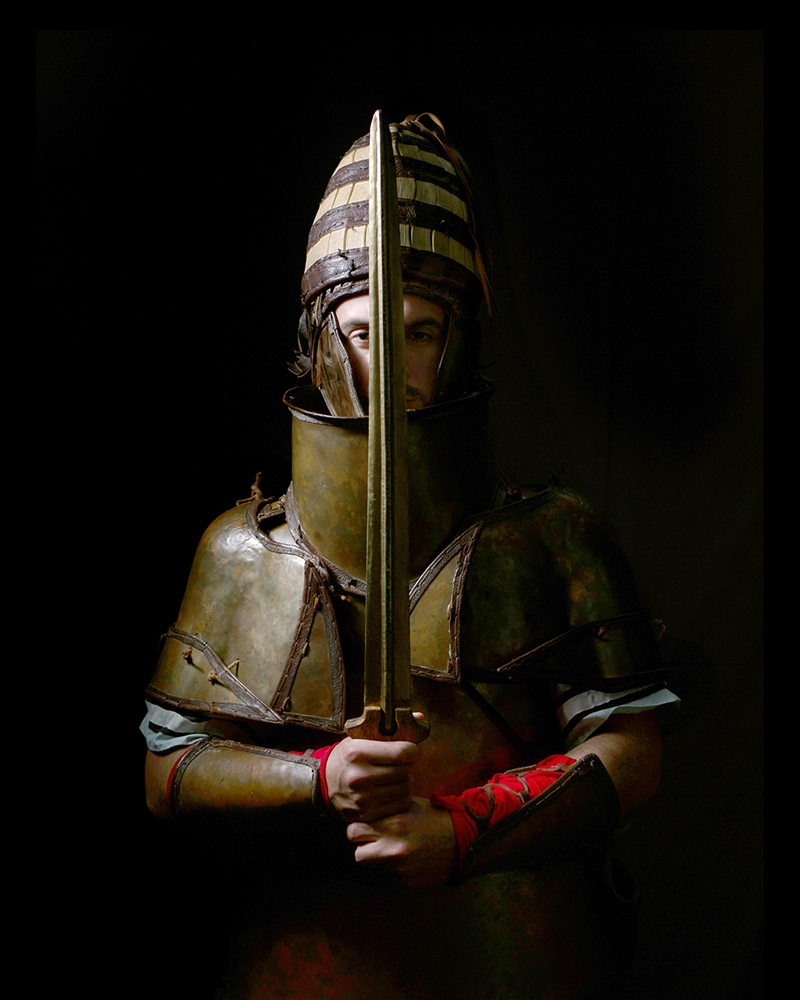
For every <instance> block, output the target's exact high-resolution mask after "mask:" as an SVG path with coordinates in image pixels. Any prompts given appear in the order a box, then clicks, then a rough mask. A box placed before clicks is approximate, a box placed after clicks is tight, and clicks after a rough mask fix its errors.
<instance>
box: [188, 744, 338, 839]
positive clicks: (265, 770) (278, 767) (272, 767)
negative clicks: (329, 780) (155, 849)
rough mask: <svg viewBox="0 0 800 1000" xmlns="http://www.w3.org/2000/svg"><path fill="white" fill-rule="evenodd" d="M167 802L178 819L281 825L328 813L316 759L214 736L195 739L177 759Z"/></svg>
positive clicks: (318, 763) (312, 818)
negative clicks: (272, 822)
mask: <svg viewBox="0 0 800 1000" xmlns="http://www.w3.org/2000/svg"><path fill="white" fill-rule="evenodd" d="M169 802H170V811H171V813H172V815H173V816H174V817H176V818H181V819H183V818H195V819H199V820H216V819H234V818H235V819H241V820H247V819H249V820H255V821H258V822H261V821H265V820H266V821H267V822H268V823H269V822H270V821H271V820H272V821H274V822H276V823H278V822H280V823H281V824H283V823H286V822H290V823H291V822H303V821H307V820H316V819H318V818H319V817H321V816H324V815H326V811H325V805H324V801H323V796H322V791H321V788H320V762H319V760H317V759H315V758H313V757H311V756H309V755H299V754H293V753H286V752H284V751H282V750H268V749H265V748H263V747H256V746H250V745H247V744H243V743H236V742H234V741H232V740H221V739H217V738H216V737H207V738H206V739H204V740H201V741H200V742H198V743H195V744H194V745H193V746H192V748H191V749H190V750H189V751H188V752H187V753H186V754H184V756H183V757H182V758H181V759H180V761H179V763H178V765H177V767H176V768H175V771H174V773H173V775H172V781H171V783H170V787H169Z"/></svg>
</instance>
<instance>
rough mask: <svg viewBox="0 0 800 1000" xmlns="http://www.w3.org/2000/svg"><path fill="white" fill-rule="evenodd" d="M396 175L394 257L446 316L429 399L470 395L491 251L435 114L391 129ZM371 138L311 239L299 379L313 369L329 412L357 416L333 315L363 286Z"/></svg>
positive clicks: (463, 172)
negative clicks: (396, 254) (396, 239)
mask: <svg viewBox="0 0 800 1000" xmlns="http://www.w3.org/2000/svg"><path fill="white" fill-rule="evenodd" d="M389 133H390V137H391V143H392V151H393V153H394V162H395V168H396V172H397V201H398V215H399V222H400V259H401V266H402V271H403V289H404V292H405V294H406V295H416V296H420V297H422V298H429V299H433V300H434V301H436V302H437V303H438V304H439V305H441V306H442V307H443V308H444V310H445V314H446V316H447V317H448V329H447V332H446V345H445V349H444V352H443V354H442V360H441V362H440V365H439V372H438V376H437V388H436V396H435V401H436V402H440V401H442V400H444V399H448V398H452V396H453V395H458V394H460V393H463V392H464V391H466V390H467V388H468V385H469V383H470V380H471V379H472V378H473V377H474V376H475V375H476V373H477V353H478V347H479V341H480V333H479V329H478V325H477V320H476V314H477V311H478V307H479V306H480V303H481V301H482V300H483V299H484V298H485V299H486V301H487V304H488V302H489V286H488V277H487V259H488V255H487V252H486V249H485V245H484V240H483V236H482V230H481V228H480V225H479V221H478V218H477V208H476V205H475V201H474V198H473V195H472V186H471V183H470V179H469V173H468V170H467V167H466V164H465V163H464V161H463V160H462V158H461V156H460V155H459V154H458V153H457V152H456V150H455V149H454V148H453V147H452V146H451V145H450V144H449V142H448V141H447V138H446V136H445V132H444V127H443V126H442V123H441V122H440V121H439V119H438V118H436V117H435V116H433V115H430V114H424V115H413V116H410V117H408V118H406V119H405V120H404V121H402V122H401V123H400V124H398V125H396V124H392V125H390V126H389ZM369 141H370V139H369V135H366V136H363V137H362V138H360V139H358V140H357V141H356V142H355V143H354V144H353V145H352V146H351V147H350V149H349V150H348V151H347V153H345V155H344V157H343V158H342V160H341V161H340V163H339V165H338V167H337V168H336V170H335V172H334V174H333V177H332V178H331V180H330V182H329V184H328V186H327V188H326V190H325V194H324V196H323V199H322V202H321V203H320V207H319V211H318V212H317V215H316V218H315V219H314V223H313V225H312V227H311V232H310V234H309V238H308V250H307V256H306V266H305V272H304V274H303V279H302V283H301V294H302V305H303V313H302V316H301V320H300V326H299V337H298V345H299V350H298V360H297V362H296V363H295V364H294V365H293V366H290V367H291V370H292V371H293V372H294V373H295V374H305V372H307V371H308V370H309V369H310V370H311V375H312V380H313V382H314V384H315V385H316V386H317V387H318V388H319V389H320V391H321V392H322V395H323V397H324V398H325V402H326V403H327V405H328V408H329V409H330V410H331V412H332V413H334V414H336V415H338V416H362V415H363V408H362V406H361V404H360V402H359V400H358V396H357V394H356V391H355V387H354V385H353V375H352V371H351V370H350V364H349V360H348V357H347V352H346V350H345V348H344V344H343V342H342V337H341V334H340V332H339V330H338V326H337V323H336V319H335V312H334V309H335V307H336V305H337V303H338V302H340V301H341V300H342V299H344V298H348V297H350V296H353V295H360V294H364V293H365V292H368V290H369V252H368V248H367V224H368V221H369V193H368V192H369Z"/></svg>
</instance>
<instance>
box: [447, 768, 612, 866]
mask: <svg viewBox="0 0 800 1000" xmlns="http://www.w3.org/2000/svg"><path fill="white" fill-rule="evenodd" d="M529 770H531V768H518V769H516V770H515V771H512V772H509V773H511V774H525V773H526V772H527V771H529ZM619 819H620V805H619V797H618V796H617V790H616V788H615V787H614V783H613V781H612V780H611V777H610V776H609V774H608V772H607V771H606V769H605V767H603V764H602V762H601V760H600V758H599V757H597V756H596V755H595V754H587V755H586V756H585V757H581V758H580V759H579V760H578V761H577V763H576V764H574V765H573V766H572V767H570V768H569V769H568V770H567V771H566V772H565V774H564V775H563V776H562V777H560V778H558V779H557V780H556V781H555V782H553V784H552V785H550V787H549V788H547V789H546V790H545V791H544V792H542V793H541V794H540V795H537V796H536V798H534V799H531V800H530V801H529V802H527V803H525V804H524V805H523V806H521V807H520V808H519V809H518V810H517V811H516V812H514V813H512V815H511V816H508V817H507V818H506V819H504V820H502V821H501V822H499V823H497V824H496V825H495V826H493V827H490V828H489V829H488V830H486V831H485V832H483V833H481V834H479V835H478V837H476V838H475V840H474V841H473V842H472V844H471V845H470V847H469V849H468V850H467V852H466V855H465V858H464V862H463V864H462V866H461V871H460V873H459V874H458V876H457V877H456V878H455V879H454V880H453V881H454V883H459V882H462V881H463V880H464V879H466V878H471V877H472V876H475V875H487V874H489V873H491V872H499V871H513V870H515V869H518V868H530V869H536V868H543V867H544V866H546V865H549V864H558V863H561V862H566V861H575V860H581V859H586V858H589V857H590V856H591V855H592V854H593V853H597V854H598V855H599V854H600V853H601V852H603V851H604V849H605V845H606V841H607V839H608V837H609V836H610V835H611V833H612V832H613V831H614V829H615V828H616V826H617V824H618V823H619Z"/></svg>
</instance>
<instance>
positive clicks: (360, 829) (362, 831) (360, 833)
mask: <svg viewBox="0 0 800 1000" xmlns="http://www.w3.org/2000/svg"><path fill="white" fill-rule="evenodd" d="M380 836H381V834H380V833H379V832H378V831H377V830H376V829H375V827H374V826H372V824H371V823H364V822H358V823H350V824H348V827H347V839H348V840H349V841H350V843H352V844H369V843H372V842H373V841H375V840H378V838H379V837H380Z"/></svg>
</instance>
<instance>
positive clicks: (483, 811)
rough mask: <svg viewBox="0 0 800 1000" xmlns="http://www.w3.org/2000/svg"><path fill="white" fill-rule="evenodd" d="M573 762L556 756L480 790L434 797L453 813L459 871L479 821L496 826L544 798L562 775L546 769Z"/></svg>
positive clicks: (501, 776) (497, 776)
mask: <svg viewBox="0 0 800 1000" xmlns="http://www.w3.org/2000/svg"><path fill="white" fill-rule="evenodd" d="M574 763H575V759H574V758H573V757H564V756H562V755H560V754H555V755H554V756H552V757H545V759H544V760H540V761H539V763H538V764H537V765H536V766H535V768H534V769H533V770H531V771H528V772H526V773H525V774H521V775H517V774H495V775H494V776H493V777H492V778H491V779H490V780H489V781H488V782H487V783H486V784H485V785H483V786H482V787H481V788H468V789H467V790H466V791H465V792H462V793H461V795H436V793H434V794H433V795H431V799H430V801H431V804H432V805H435V806H441V807H443V808H444V809H449V810H450V818H451V820H452V821H453V830H454V831H455V835H456V841H457V843H458V852H459V855H460V863H459V869H460V868H461V867H463V864H464V859H465V857H466V854H467V851H468V849H469V845H470V844H471V843H472V841H473V840H475V838H476V837H477V836H478V832H479V831H478V824H477V822H476V818H477V819H480V820H488V823H482V824H481V825H482V826H483V827H484V829H486V828H487V827H493V826H494V825H495V823H499V822H500V821H501V820H504V819H505V818H506V817H507V816H510V815H511V814H512V813H515V812H516V811H517V809H519V808H520V806H522V805H524V803H525V802H527V801H528V800H529V799H532V798H536V796H537V795H541V794H542V792H543V791H544V790H545V789H546V788H548V787H549V786H550V785H552V784H553V782H554V781H555V780H556V779H557V778H560V777H561V774H562V773H563V772H561V771H551V770H545V769H547V768H553V767H557V766H558V765H562V766H565V767H570V766H571V765H572V764H574ZM473 817H475V818H473Z"/></svg>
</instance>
